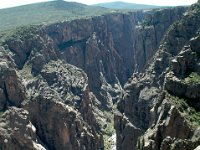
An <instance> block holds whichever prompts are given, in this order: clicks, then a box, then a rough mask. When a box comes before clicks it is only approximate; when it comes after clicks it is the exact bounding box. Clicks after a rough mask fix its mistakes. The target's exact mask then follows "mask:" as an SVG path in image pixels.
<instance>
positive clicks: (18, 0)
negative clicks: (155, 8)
mask: <svg viewBox="0 0 200 150" xmlns="http://www.w3.org/2000/svg"><path fill="white" fill-rule="evenodd" d="M44 1H49V0H1V3H0V8H7V7H14V6H19V5H25V4H31V3H37V2H44ZM66 1H67V0H66ZM71 1H73V0H71ZM74 1H76V2H79V3H84V4H88V5H90V4H96V3H103V2H112V1H115V0H74ZM116 1H119V0H116ZM121 1H124V2H131V3H139V4H151V5H167V6H178V5H190V4H193V3H195V2H197V0H121Z"/></svg>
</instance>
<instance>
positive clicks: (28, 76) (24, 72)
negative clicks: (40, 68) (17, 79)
mask: <svg viewBox="0 0 200 150" xmlns="http://www.w3.org/2000/svg"><path fill="white" fill-rule="evenodd" d="M31 70H32V65H31V64H30V63H26V64H25V65H24V67H23V69H22V70H20V74H22V75H23V77H24V78H25V79H26V80H30V79H33V78H34V77H33V75H32V73H31Z"/></svg>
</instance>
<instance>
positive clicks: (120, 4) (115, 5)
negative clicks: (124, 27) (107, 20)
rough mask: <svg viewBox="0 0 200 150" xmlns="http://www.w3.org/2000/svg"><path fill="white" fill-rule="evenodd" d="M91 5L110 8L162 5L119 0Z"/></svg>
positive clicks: (143, 7)
mask: <svg viewBox="0 0 200 150" xmlns="http://www.w3.org/2000/svg"><path fill="white" fill-rule="evenodd" d="M93 6H101V7H105V8H111V9H152V8H162V6H155V5H145V4H136V3H126V2H121V1H116V2H110V3H99V4H95V5H93Z"/></svg>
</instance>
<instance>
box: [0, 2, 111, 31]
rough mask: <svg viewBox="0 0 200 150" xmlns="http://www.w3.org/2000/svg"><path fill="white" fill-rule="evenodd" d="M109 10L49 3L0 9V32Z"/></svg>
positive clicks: (72, 4) (69, 3) (98, 13)
mask: <svg viewBox="0 0 200 150" xmlns="http://www.w3.org/2000/svg"><path fill="white" fill-rule="evenodd" d="M109 12H110V10H109V9H106V8H102V7H96V6H87V5H84V4H80V3H75V2H65V1H51V2H43V3H36V4H29V5H24V6H18V7H13V8H7V9H0V31H1V30H6V29H11V28H13V27H19V26H23V25H32V24H48V23H52V22H57V21H64V20H73V19H78V18H83V17H89V16H95V15H102V14H105V13H109Z"/></svg>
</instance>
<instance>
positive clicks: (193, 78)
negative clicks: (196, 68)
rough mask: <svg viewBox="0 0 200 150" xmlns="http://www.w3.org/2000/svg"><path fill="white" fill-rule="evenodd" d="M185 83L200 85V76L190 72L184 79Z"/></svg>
mask: <svg viewBox="0 0 200 150" xmlns="http://www.w3.org/2000/svg"><path fill="white" fill-rule="evenodd" d="M185 81H186V83H190V84H200V75H199V74H198V73H196V72H192V73H191V74H190V75H189V76H188V77H187V78H185Z"/></svg>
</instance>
